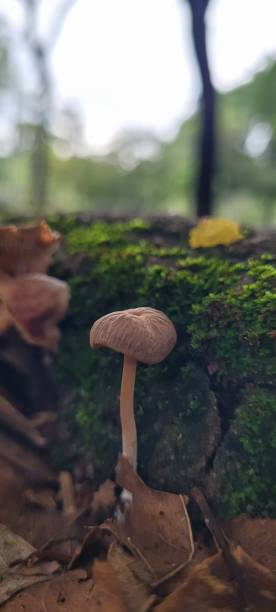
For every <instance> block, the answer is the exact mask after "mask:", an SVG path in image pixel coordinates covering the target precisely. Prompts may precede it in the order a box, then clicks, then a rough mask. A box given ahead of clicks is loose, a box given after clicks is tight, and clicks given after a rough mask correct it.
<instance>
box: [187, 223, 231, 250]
mask: <svg viewBox="0 0 276 612" xmlns="http://www.w3.org/2000/svg"><path fill="white" fill-rule="evenodd" d="M242 237H243V236H242V233H241V230H240V226H239V225H238V223H235V221H230V220H229V219H219V218H218V219H216V218H213V217H212V218H210V219H209V218H208V217H206V218H205V217H203V218H202V219H200V220H199V221H198V224H197V225H196V227H194V228H193V229H192V230H191V231H190V235H189V244H190V246H191V247H192V248H193V249H198V248H199V247H214V246H217V245H219V244H223V245H227V244H232V243H233V242H237V240H241V239H242Z"/></svg>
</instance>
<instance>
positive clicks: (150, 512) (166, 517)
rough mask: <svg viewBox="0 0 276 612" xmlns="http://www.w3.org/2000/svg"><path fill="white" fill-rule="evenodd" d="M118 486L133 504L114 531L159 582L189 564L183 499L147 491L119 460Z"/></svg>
mask: <svg viewBox="0 0 276 612" xmlns="http://www.w3.org/2000/svg"><path fill="white" fill-rule="evenodd" d="M116 472H117V478H116V480H117V483H118V484H119V485H120V486H121V487H123V488H124V489H127V491H130V492H131V494H132V501H131V503H130V504H129V505H128V507H127V509H126V512H125V514H124V515H123V516H122V517H121V520H120V519H119V520H118V522H117V526H116V527H115V529H116V530H117V534H118V535H119V537H120V538H121V542H122V543H124V542H125V541H126V542H127V543H128V546H129V547H132V550H133V551H135V554H136V555H138V556H139V557H140V558H141V559H142V560H143V561H144V563H145V565H146V566H147V568H148V569H149V570H150V572H151V574H152V580H153V582H154V581H160V580H163V579H164V577H165V576H167V575H168V574H170V573H171V572H175V571H176V570H177V568H178V567H181V566H182V567H183V565H185V564H187V563H189V561H190V560H191V558H192V556H193V553H194V543H193V535H192V530H191V525H190V520H189V516H188V513H187V510H186V498H185V497H184V496H181V495H175V494H173V493H166V492H163V491H155V490H154V489H151V488H150V487H147V486H146V485H145V483H144V482H143V481H142V480H141V478H139V476H138V475H137V474H136V472H134V471H133V469H132V467H131V465H130V463H129V462H128V460H127V459H126V458H125V457H123V456H121V457H120V458H119V463H118V466H117V470H116Z"/></svg>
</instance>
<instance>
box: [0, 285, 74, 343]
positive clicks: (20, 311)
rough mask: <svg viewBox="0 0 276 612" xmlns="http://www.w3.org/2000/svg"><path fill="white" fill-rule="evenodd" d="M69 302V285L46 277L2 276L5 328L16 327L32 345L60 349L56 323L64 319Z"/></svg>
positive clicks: (0, 300)
mask: <svg viewBox="0 0 276 612" xmlns="http://www.w3.org/2000/svg"><path fill="white" fill-rule="evenodd" d="M68 302H69V289H68V286H67V284H66V283H64V282H62V281H60V280H57V279H56V278H51V277H50V276H46V274H23V275H22V276H18V277H15V278H13V277H10V276H7V275H3V274H2V275H1V276H0V306H1V311H2V318H3V324H2V328H3V330H4V329H5V327H6V328H7V327H8V326H9V325H14V326H15V327H16V328H17V329H18V331H19V332H20V334H21V335H22V337H23V338H24V339H25V340H26V341H27V342H29V343H30V344H35V345H38V346H42V347H44V348H47V349H49V350H52V351H56V350H57V347H58V342H59V338H60V332H59V330H58V327H57V323H58V322H59V321H61V319H63V317H64V315H65V312H66V310H67V307H68ZM1 311H0V314H1ZM0 329H1V325H0Z"/></svg>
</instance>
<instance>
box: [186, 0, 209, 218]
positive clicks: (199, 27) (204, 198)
mask: <svg viewBox="0 0 276 612" xmlns="http://www.w3.org/2000/svg"><path fill="white" fill-rule="evenodd" d="M208 3H209V0H189V4H190V7H191V13H192V31H193V41H194V47H195V53H196V57H197V61H198V66H199V71H200V76H201V82H202V98H201V135H200V142H199V170H198V177H197V186H196V208H197V216H198V217H202V216H205V215H210V214H211V213H212V207H213V179H214V170H215V90H214V87H213V84H212V80H211V76H210V70H209V64H208V56H207V47H206V25H205V14H206V9H207V6H208Z"/></svg>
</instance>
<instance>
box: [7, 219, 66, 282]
mask: <svg viewBox="0 0 276 612" xmlns="http://www.w3.org/2000/svg"><path fill="white" fill-rule="evenodd" d="M59 241H60V234H59V233H58V232H53V231H52V230H51V229H50V228H49V226H48V225H47V223H46V222H45V221H41V222H40V223H38V224H37V225H21V226H19V227H17V226H16V225H6V226H2V227H0V270H1V271H2V272H5V273H6V274H11V275H13V276H17V275H18V274H25V273H27V272H34V273H39V272H44V273H45V272H46V271H47V269H48V267H49V263H50V259H51V256H52V253H53V252H54V251H55V249H56V247H57V245H58V243H59Z"/></svg>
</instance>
